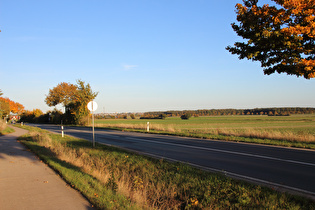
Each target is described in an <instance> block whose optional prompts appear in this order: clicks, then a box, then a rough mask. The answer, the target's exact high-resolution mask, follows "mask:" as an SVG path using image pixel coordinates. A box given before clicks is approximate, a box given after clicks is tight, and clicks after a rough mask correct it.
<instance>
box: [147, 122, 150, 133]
mask: <svg viewBox="0 0 315 210" xmlns="http://www.w3.org/2000/svg"><path fill="white" fill-rule="evenodd" d="M149 131H150V123H149V122H147V132H149Z"/></svg>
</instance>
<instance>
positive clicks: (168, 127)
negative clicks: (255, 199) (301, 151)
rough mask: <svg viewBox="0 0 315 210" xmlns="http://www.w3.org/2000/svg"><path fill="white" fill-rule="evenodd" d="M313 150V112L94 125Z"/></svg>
mask: <svg viewBox="0 0 315 210" xmlns="http://www.w3.org/2000/svg"><path fill="white" fill-rule="evenodd" d="M147 122H149V123H150V132H151V133H162V134H172V135H180V136H190V137H198V138H206V139H219V140H229V141H243V142H254V143H265V144H272V145H281V146H292V147H302V148H310V149H315V114H308V115H303V114H302V115H291V116H266V115H235V116H210V117H192V118H190V119H189V120H182V119H180V118H179V117H169V118H166V119H164V120H162V119H149V120H148V119H97V120H96V121H95V125H96V127H106V128H114V129H121V130H128V131H140V132H146V128H147Z"/></svg>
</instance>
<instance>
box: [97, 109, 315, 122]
mask: <svg viewBox="0 0 315 210" xmlns="http://www.w3.org/2000/svg"><path fill="white" fill-rule="evenodd" d="M293 114H315V108H311V107H283V108H255V109H200V110H183V111H176V110H172V111H155V112H145V113H118V114H111V115H110V114H105V113H99V114H95V118H96V119H128V118H131V119H165V118H166V117H182V116H185V117H186V118H188V119H189V118H190V117H199V116H228V115H268V116H290V115H293ZM182 119H183V118H182Z"/></svg>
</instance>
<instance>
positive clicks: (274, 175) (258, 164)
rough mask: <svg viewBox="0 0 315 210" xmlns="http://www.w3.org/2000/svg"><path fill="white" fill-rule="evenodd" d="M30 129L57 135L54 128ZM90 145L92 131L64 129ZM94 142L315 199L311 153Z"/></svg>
mask: <svg viewBox="0 0 315 210" xmlns="http://www.w3.org/2000/svg"><path fill="white" fill-rule="evenodd" d="M34 126H37V127H40V128H42V129H47V130H50V131H53V132H57V133H61V127H60V126H57V125H41V124H34ZM64 132H65V134H66V135H72V136H75V137H79V138H82V139H86V140H90V141H92V129H91V128H82V127H65V130H64ZM95 141H96V142H98V143H103V144H107V145H114V146H118V147H122V148H126V149H130V150H134V151H137V152H140V153H142V154H147V155H150V156H154V157H158V158H164V159H168V160H173V161H179V162H185V163H189V164H191V165H193V166H196V167H200V168H202V169H205V170H210V171H215V172H220V173H224V174H226V175H227V176H230V177H236V178H239V179H245V180H248V181H251V182H256V183H261V184H264V185H268V186H273V187H275V188H277V189H280V190H286V191H291V192H295V193H301V194H303V195H307V196H309V197H312V198H313V199H314V198H315V181H314V180H315V151H312V150H305V149H292V148H283V147H273V146H266V145H257V144H246V143H237V142H226V141H216V140H202V139H195V138H184V137H176V136H166V135H155V134H145V133H133V132H122V131H115V130H105V129H96V130H95Z"/></svg>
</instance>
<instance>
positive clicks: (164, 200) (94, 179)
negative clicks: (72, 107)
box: [20, 126, 315, 209]
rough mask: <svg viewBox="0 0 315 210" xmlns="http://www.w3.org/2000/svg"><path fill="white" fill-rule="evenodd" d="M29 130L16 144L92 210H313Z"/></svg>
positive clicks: (176, 166) (211, 177) (214, 177)
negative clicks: (55, 174) (47, 167)
mask: <svg viewBox="0 0 315 210" xmlns="http://www.w3.org/2000/svg"><path fill="white" fill-rule="evenodd" d="M25 127H27V126H25ZM28 129H30V130H31V131H30V133H29V134H27V135H25V136H23V137H21V138H20V141H21V142H22V143H24V144H25V145H26V146H27V147H28V148H30V149H31V150H32V151H34V152H35V153H36V154H37V155H38V156H39V157H40V158H41V159H42V160H44V161H45V162H46V163H47V164H49V165H50V166H51V167H52V168H54V169H55V170H56V171H58V173H60V174H61V176H62V177H63V178H64V179H65V180H66V181H67V182H68V183H69V184H70V185H71V186H72V187H74V188H75V189H77V190H79V191H80V192H81V193H82V194H83V195H84V196H85V197H86V198H88V199H89V200H90V202H91V203H92V204H93V205H94V206H96V207H97V208H101V209H230V208H231V209H315V203H314V202H313V201H311V200H307V199H305V198H301V197H296V196H292V195H288V194H284V193H278V192H276V191H274V190H271V189H269V188H265V187H260V186H258V185H252V184H247V183H244V182H241V181H236V180H232V179H230V178H226V177H224V176H221V175H218V174H213V173H209V172H205V171H202V170H199V169H196V168H193V167H191V166H188V165H185V164H181V163H170V162H167V161H163V160H157V159H153V158H150V157H144V156H141V155H137V154H134V153H131V152H127V151H124V150H122V149H118V148H114V147H108V146H105V145H100V144H96V147H95V148H93V147H92V146H91V142H88V141H85V140H80V139H76V138H72V137H69V136H66V137H65V138H61V136H60V135H57V134H51V133H48V132H46V131H43V130H40V129H38V128H36V129H35V128H28Z"/></svg>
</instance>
